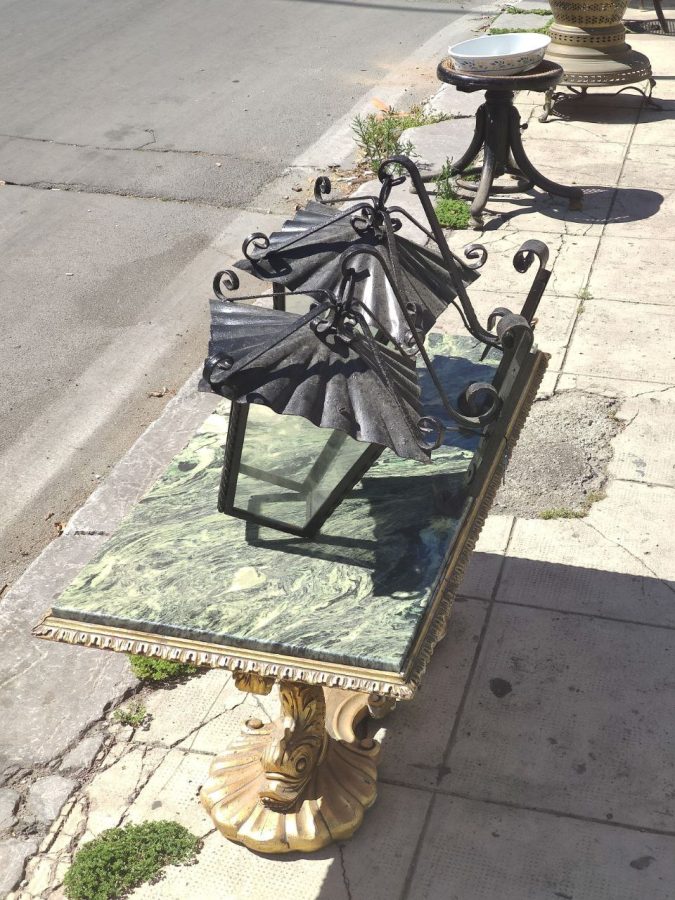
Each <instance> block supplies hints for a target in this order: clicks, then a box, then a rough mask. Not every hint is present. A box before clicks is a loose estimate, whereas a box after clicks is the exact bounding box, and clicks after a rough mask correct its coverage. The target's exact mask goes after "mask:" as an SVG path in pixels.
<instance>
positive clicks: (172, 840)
mask: <svg viewBox="0 0 675 900" xmlns="http://www.w3.org/2000/svg"><path fill="white" fill-rule="evenodd" d="M200 844H201V841H200V840H199V838H197V837H195V835H193V834H191V833H190V832H189V831H188V830H187V829H186V828H183V826H182V825H179V824H178V823H177V822H166V821H160V822H144V823H143V824H142V825H126V826H125V827H124V828H110V829H108V831H104V832H103V833H102V834H101V835H99V837H97V838H94V840H93V841H90V842H89V843H88V844H85V846H84V847H82V849H81V850H79V851H78V853H77V854H76V855H75V858H74V859H73V864H72V865H71V867H70V869H68V871H67V872H66V875H65V878H64V879H63V886H64V889H65V893H66V896H67V897H69V898H70V900H114V898H116V897H123V896H124V894H126V893H127V892H128V891H130V890H132V889H133V888H135V887H138V885H140V884H143V883H144V882H147V881H150V880H152V879H155V878H156V877H157V876H158V875H159V873H160V871H161V870H162V869H163V868H164V866H168V865H171V864H176V863H186V862H192V861H193V860H194V859H195V858H196V855H197V851H198V850H199V848H200Z"/></svg>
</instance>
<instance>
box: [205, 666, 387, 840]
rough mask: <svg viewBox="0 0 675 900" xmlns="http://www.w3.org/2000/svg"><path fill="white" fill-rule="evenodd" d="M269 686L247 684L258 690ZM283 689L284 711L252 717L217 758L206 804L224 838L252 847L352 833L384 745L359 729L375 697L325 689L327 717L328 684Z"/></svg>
mask: <svg viewBox="0 0 675 900" xmlns="http://www.w3.org/2000/svg"><path fill="white" fill-rule="evenodd" d="M238 684H239V682H238ZM239 686H241V687H244V684H240V685H239ZM271 687H272V685H271V683H270V684H269V685H266V684H264V683H263V682H262V681H260V682H259V683H258V684H257V685H256V684H254V683H252V682H251V681H250V680H249V681H248V682H247V683H246V689H248V690H251V689H253V690H255V691H256V692H258V693H268V692H269V690H270V689H271ZM279 694H280V699H281V707H282V712H281V717H280V718H279V719H277V720H276V721H275V722H272V723H270V724H263V723H262V722H261V721H260V720H259V719H249V720H248V722H247V723H246V725H245V726H244V728H243V731H242V734H241V735H240V736H239V737H238V738H237V739H236V740H235V741H234V742H233V744H232V745H231V746H230V747H229V748H228V750H226V751H225V753H223V754H222V755H221V756H218V757H216V759H215V760H214V761H213V763H212V765H211V771H210V777H209V779H208V781H207V782H206V784H205V785H204V787H203V788H202V791H201V799H202V803H203V804H204V806H205V807H206V809H207V810H208V812H209V813H210V815H211V818H212V819H213V821H214V823H215V825H216V827H217V828H218V829H219V831H220V832H221V833H222V834H224V835H225V837H227V838H229V839H230V840H232V841H237V842H238V843H240V844H245V845H246V846H247V847H249V848H250V849H252V850H257V851H258V852H260V853H288V852H290V851H292V850H300V851H303V852H307V851H312V850H319V849H320V848H321V847H325V846H326V844H330V843H331V842H333V841H340V840H345V839H346V838H349V837H351V836H352V834H353V833H354V832H355V831H356V829H357V828H358V827H359V825H360V824H361V821H362V819H363V815H364V812H365V810H366V809H367V808H368V807H369V806H372V804H373V803H374V802H375V797H376V795H377V790H376V782H377V761H378V757H379V752H380V746H379V744H377V743H376V742H375V741H372V740H370V739H368V738H366V739H364V740H363V741H359V740H357V739H356V737H355V735H354V727H355V723H356V722H357V721H359V720H360V719H361V718H363V716H364V715H366V714H367V712H368V700H369V698H368V696H367V695H365V694H349V693H346V692H344V691H330V692H328V691H327V694H329V698H328V699H329V710H330V712H329V721H327V715H326V696H325V695H324V690H323V688H321V687H318V686H316V685H305V684H299V683H296V682H288V681H287V682H282V683H281V684H280V686H279ZM345 738H346V739H345Z"/></svg>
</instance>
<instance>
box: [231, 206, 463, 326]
mask: <svg viewBox="0 0 675 900" xmlns="http://www.w3.org/2000/svg"><path fill="white" fill-rule="evenodd" d="M368 212H369V210H367V209H366V210H365V211H364V209H363V208H362V207H359V206H358V205H357V206H355V207H352V209H350V210H348V211H346V212H344V211H343V212H338V211H335V210H334V209H332V208H329V207H326V206H324V205H322V204H321V203H316V202H314V201H311V202H310V203H308V204H307V206H306V207H305V208H304V209H301V210H299V211H298V212H297V214H296V215H295V216H294V217H293V218H292V219H289V220H288V221H286V222H284V224H283V225H282V227H281V230H280V231H276V232H274V233H272V234H271V235H270V236H269V238H266V239H265V243H266V244H267V242H269V243H268V245H267V246H263V247H260V248H257V247H256V244H255V242H251V243H250V244H249V245H248V247H249V249H248V258H247V259H244V260H241V261H240V262H238V263H236V266H237V268H239V269H241V270H244V271H246V272H249V273H251V274H253V275H255V276H256V277H258V278H260V279H262V280H263V281H273V282H276V283H277V284H282V285H284V286H285V287H287V288H290V289H291V290H294V291H298V290H303V291H305V290H324V291H328V292H330V293H333V294H335V295H337V294H338V292H339V290H340V287H341V284H342V283H343V280H344V273H343V270H342V259H343V256H344V254H345V253H346V252H347V251H354V250H356V249H358V247H360V246H361V247H367V248H371V247H374V248H378V249H380V251H381V252H382V254H383V258H384V259H385V260H386V262H387V264H388V265H389V267H390V269H391V271H392V272H393V274H394V276H395V277H396V279H397V282H398V287H399V291H400V293H401V294H403V295H404V296H405V298H406V300H408V301H409V302H412V303H414V304H415V306H416V307H417V310H416V327H417V329H418V331H420V332H421V333H422V334H426V333H427V332H428V331H429V330H430V329H431V327H432V326H433V324H434V322H435V321H436V319H437V318H438V317H439V316H440V315H441V313H443V312H444V311H445V309H446V308H447V306H448V304H449V303H451V302H452V301H453V300H454V299H455V297H456V296H457V291H456V290H455V288H454V286H453V283H452V279H451V276H450V274H449V272H448V270H447V267H446V266H445V265H444V263H443V259H442V258H441V256H440V255H439V254H438V253H436V252H435V251H433V250H430V249H428V248H426V247H421V246H420V245H418V244H415V243H413V242H412V241H409V240H407V238H404V237H401V236H399V235H398V234H396V233H395V232H394V231H393V230H391V229H387V228H385V227H384V225H383V224H379V225H375V224H373V219H372V216H369V215H368ZM455 260H456V263H457V266H458V267H459V271H460V273H461V277H462V280H463V281H464V283H465V284H468V283H470V282H472V281H474V280H475V279H476V278H478V274H477V273H476V272H474V271H472V270H471V269H470V268H468V267H467V266H466V265H464V263H462V261H461V260H459V259H457V258H456V257H455ZM352 264H353V265H354V268H355V269H356V271H357V273H358V276H357V282H356V284H355V286H354V298H355V300H358V301H361V302H362V303H363V304H364V305H365V306H366V307H367V308H368V309H369V310H371V312H372V313H373V314H374V315H375V316H376V318H377V319H378V321H379V322H381V323H382V325H383V326H384V327H385V328H386V329H387V331H388V332H389V333H390V334H391V335H392V336H393V337H394V339H395V340H396V341H397V342H399V343H404V342H405V341H406V333H407V331H408V328H407V325H406V322H405V320H404V317H403V315H402V313H401V309H400V305H399V304H398V303H397V301H396V298H395V295H394V290H393V286H392V284H391V281H390V280H389V278H388V277H387V275H386V274H385V272H384V270H383V267H382V266H381V265H380V262H379V260H378V258H377V257H374V256H370V255H365V254H364V255H363V256H358V257H352Z"/></svg>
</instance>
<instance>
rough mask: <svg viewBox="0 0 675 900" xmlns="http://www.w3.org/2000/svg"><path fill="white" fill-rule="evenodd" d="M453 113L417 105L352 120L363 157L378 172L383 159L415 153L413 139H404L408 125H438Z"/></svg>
mask: <svg viewBox="0 0 675 900" xmlns="http://www.w3.org/2000/svg"><path fill="white" fill-rule="evenodd" d="M451 118H452V116H449V115H447V114H446V113H431V112H427V111H426V110H425V109H424V107H423V106H421V105H419V104H417V105H415V106H412V107H411V108H410V109H409V110H408V111H407V112H398V111H397V110H395V109H394V107H389V109H386V110H383V111H382V112H380V113H368V114H367V115H365V116H356V117H355V118H354V119H353V121H352V131H353V132H354V136H355V140H356V143H357V145H358V147H359V149H360V151H361V154H362V156H363V160H364V162H365V163H366V165H367V166H368V168H370V169H371V170H372V171H373V172H377V170H378V169H379V168H380V165H381V164H382V162H383V161H384V160H385V159H387V158H388V157H390V156H414V155H415V148H414V147H413V145H412V143H411V142H410V141H403V142H402V141H401V135H402V134H403V132H404V131H405V130H406V128H417V127H419V126H420V125H435V124H436V123H437V122H445V121H446V120H447V119H451Z"/></svg>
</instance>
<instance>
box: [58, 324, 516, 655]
mask: <svg viewBox="0 0 675 900" xmlns="http://www.w3.org/2000/svg"><path fill="white" fill-rule="evenodd" d="M428 346H429V349H430V352H432V353H433V355H434V356H435V358H436V366H437V371H438V374H439V376H440V377H441V379H442V381H443V382H444V384H445V387H446V390H447V391H448V395H449V396H450V397H451V398H455V397H456V396H457V394H458V393H459V391H460V389H462V388H463V387H464V386H465V385H466V384H467V383H468V382H469V381H474V380H481V381H490V380H491V379H492V376H493V373H494V370H495V365H496V363H497V362H498V360H497V359H494V360H491V359H490V358H488V359H487V360H485V361H484V362H480V354H481V351H482V349H483V347H482V345H479V344H478V343H477V342H476V341H474V340H473V339H472V338H468V337H466V338H464V337H463V338H458V337H449V336H445V335H440V334H433V335H431V336H430V338H429V342H428ZM492 356H496V354H494V353H491V354H490V357H492ZM427 379H428V376H426V377H425V379H423V389H424V391H426V390H427V388H428V387H429V386H430V384H429V383H427ZM228 406H229V404H227V403H223V404H221V406H220V407H219V408H218V409H217V410H216V412H215V413H214V414H212V415H211V416H209V417H208V418H207V419H206V421H205V422H204V424H203V426H202V427H201V428H200V429H199V430H198V431H197V432H196V434H195V435H194V436H193V438H192V439H191V441H190V442H189V444H188V445H187V447H186V448H185V449H184V450H183V451H182V452H181V453H179V454H178V455H177V456H176V457H175V458H174V459H173V460H172V462H171V463H170V465H169V467H168V469H167V470H166V472H165V473H164V475H162V476H161V478H160V479H159V480H158V481H157V482H156V484H155V485H154V487H153V488H152V489H151V490H150V491H149V493H148V494H147V495H146V496H145V497H144V498H143V499H142V500H141V501H140V502H139V503H138V504H137V505H136V506H135V507H134V509H133V510H132V512H131V513H130V514H129V516H128V517H127V518H126V519H125V520H124V522H123V523H122V524H121V525H120V527H119V529H118V531H117V532H116V533H115V534H114V535H113V536H112V537H111V538H110V540H108V541H107V543H106V544H105V545H104V547H103V548H102V550H101V551H100V552H99V554H98V555H97V556H96V557H95V559H94V560H93V561H92V562H91V563H90V564H89V565H87V566H86V567H85V568H84V569H83V570H82V571H81V572H80V574H79V575H78V576H77V577H76V579H75V580H74V581H73V582H72V583H71V585H70V586H69V587H68V588H67V589H66V590H65V592H64V593H63V594H62V595H61V596H60V597H59V598H58V600H57V601H56V602H55V603H54V605H53V608H52V615H53V616H55V617H58V618H59V619H66V620H73V621H76V622H80V623H90V624H93V625H103V626H108V627H112V628H117V629H122V630H128V631H132V632H141V633H148V634H153V635H161V636H165V637H166V638H168V639H170V638H172V637H173V638H182V639H187V640H190V641H194V642H200V641H203V642H208V643H209V644H218V645H224V646H227V647H232V648H245V649H248V650H255V651H262V652H264V653H265V654H266V655H269V654H281V655H283V656H286V657H294V658H301V659H306V660H312V661H317V662H319V661H325V662H329V663H337V664H342V665H347V666H354V667H360V668H367V669H376V670H381V671H387V672H400V671H402V670H403V668H404V665H405V661H406V657H407V655H408V653H409V650H410V647H411V644H412V642H413V641H414V639H415V635H416V633H417V632H418V629H419V627H420V623H421V622H422V621H423V619H424V616H425V611H426V610H427V608H428V606H429V603H430V601H431V599H432V598H433V596H434V591H435V587H436V585H437V582H438V579H439V576H440V575H441V574H442V573H443V569H444V562H445V560H446V558H447V554H448V550H449V547H450V546H451V544H452V541H453V538H454V536H455V535H456V533H457V530H458V527H459V525H460V522H461V517H462V513H461V505H462V504H461V502H460V503H459V504H458V503H457V502H454V503H448V498H449V497H455V498H457V496H458V495H459V497H460V501H461V485H462V477H463V474H464V472H465V471H466V469H467V467H468V466H469V463H470V461H471V458H472V456H473V451H474V449H475V446H476V443H477V438H476V437H475V436H474V435H466V434H460V433H459V432H457V431H452V432H448V433H447V435H446V439H445V443H444V445H443V446H442V447H441V448H439V450H437V451H435V452H434V454H433V461H432V463H431V464H429V465H424V464H422V463H418V462H414V461H411V460H403V459H400V458H399V457H397V456H395V455H394V454H393V453H391V452H390V451H388V450H387V451H385V453H384V454H383V455H382V456H381V457H380V459H379V460H378V462H377V463H376V464H375V466H374V467H373V468H372V469H371V470H370V471H369V472H368V474H367V475H366V477H365V478H364V479H363V481H362V482H361V483H360V484H359V485H358V486H357V487H356V488H355V489H354V491H353V492H352V494H351V495H349V497H347V499H346V500H344V501H343V503H342V504H341V505H340V506H339V507H338V509H337V510H336V512H335V513H334V514H333V515H332V516H331V518H330V519H329V520H328V521H327V523H326V524H325V525H324V527H323V530H322V533H321V534H320V535H319V537H318V538H316V539H314V540H311V541H310V540H303V539H300V538H297V537H293V536H289V535H288V534H283V533H281V532H277V531H273V530H270V529H262V528H261V529H258V528H257V526H252V525H251V524H250V523H249V524H247V523H246V522H244V521H242V520H240V519H236V518H232V517H230V516H225V515H223V514H221V513H219V512H218V511H217V509H216V500H217V494H218V484H219V478H220V469H221V464H222V456H223V444H224V442H225V436H226V431H227V423H228V415H227V413H228ZM266 421H267V422H269V425H268V427H269V428H271V429H274V436H275V438H277V439H278V438H279V434H280V432H279V429H281V430H282V434H283V436H284V437H285V436H286V433H287V436H288V447H289V452H292V453H302V443H301V440H300V438H298V431H297V429H298V426H299V425H302V427H304V428H313V427H314V426H311V425H309V423H306V422H305V420H302V419H296V418H295V417H292V416H275V415H274V414H270V416H268V417H267V419H266ZM268 437H269V435H268ZM258 439H260V440H262V441H264V440H265V433H264V429H263V430H262V431H261V433H260V437H259V438H258ZM277 443H278V441H277ZM449 508H451V509H452V510H453V512H452V513H450V512H448V509H449Z"/></svg>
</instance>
